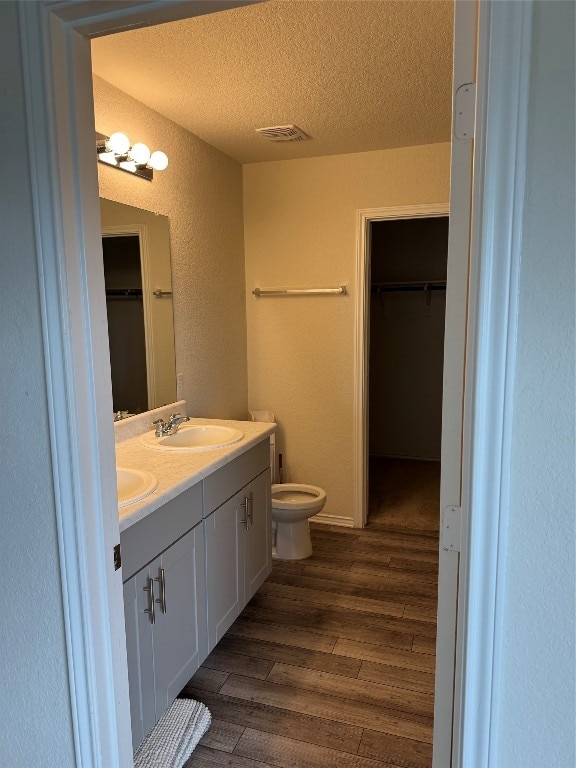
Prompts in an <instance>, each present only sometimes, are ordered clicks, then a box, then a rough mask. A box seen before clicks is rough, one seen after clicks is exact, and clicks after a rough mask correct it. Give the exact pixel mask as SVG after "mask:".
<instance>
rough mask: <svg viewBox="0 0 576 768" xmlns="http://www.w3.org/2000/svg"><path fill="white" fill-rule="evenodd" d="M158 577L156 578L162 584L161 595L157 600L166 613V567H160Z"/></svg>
mask: <svg viewBox="0 0 576 768" xmlns="http://www.w3.org/2000/svg"><path fill="white" fill-rule="evenodd" d="M158 574H159V575H158V578H157V579H154V581H157V582H158V583H159V584H160V597H157V598H156V602H157V603H158V604H159V605H160V610H161V611H162V613H166V576H165V574H164V568H158Z"/></svg>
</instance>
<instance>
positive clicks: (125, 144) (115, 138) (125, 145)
mask: <svg viewBox="0 0 576 768" xmlns="http://www.w3.org/2000/svg"><path fill="white" fill-rule="evenodd" d="M106 146H107V147H108V149H111V150H112V152H115V153H116V154H117V155H125V154H126V152H128V150H129V149H130V139H129V138H128V136H126V134H125V133H120V131H116V133H113V134H112V136H110V138H109V139H108V141H107V142H106Z"/></svg>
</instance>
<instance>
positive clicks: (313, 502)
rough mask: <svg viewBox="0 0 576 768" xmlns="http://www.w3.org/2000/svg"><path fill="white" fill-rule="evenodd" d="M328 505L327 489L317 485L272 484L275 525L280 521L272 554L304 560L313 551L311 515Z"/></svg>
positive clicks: (289, 558) (283, 557) (282, 557)
mask: <svg viewBox="0 0 576 768" xmlns="http://www.w3.org/2000/svg"><path fill="white" fill-rule="evenodd" d="M324 504H326V491H324V490H322V488H317V487H316V486H315V485H301V484H300V483H279V484H274V485H273V486H272V524H274V523H276V547H275V549H274V550H273V551H272V556H273V557H277V558H280V559H282V560H302V559H304V558H305V557H310V555H311V554H312V541H311V540H310V527H309V525H308V518H309V517H313V516H314V515H317V514H318V513H319V512H321V511H322V509H323V508H324Z"/></svg>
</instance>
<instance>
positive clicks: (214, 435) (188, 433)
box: [142, 424, 244, 451]
mask: <svg viewBox="0 0 576 768" xmlns="http://www.w3.org/2000/svg"><path fill="white" fill-rule="evenodd" d="M243 437H244V433H243V432H241V431H240V430H239V429H234V428H233V427H224V426H220V425H219V424H206V425H200V424H183V425H182V426H180V427H179V428H178V431H177V432H175V433H174V434H173V435H165V436H164V437H156V435H155V434H154V433H153V432H147V433H146V434H145V435H143V436H142V443H143V444H144V445H145V446H147V447H148V448H156V449H158V450H173V451H209V450H211V449H214V448H225V447H226V446H227V445H232V444H233V443H237V442H239V441H240V440H242V438H243Z"/></svg>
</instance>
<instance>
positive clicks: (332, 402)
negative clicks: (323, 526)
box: [244, 144, 450, 518]
mask: <svg viewBox="0 0 576 768" xmlns="http://www.w3.org/2000/svg"><path fill="white" fill-rule="evenodd" d="M449 164H450V146H449V145H448V144H434V145H428V146H422V147H414V148H409V149H396V150H386V151H379V152H366V153H359V154H352V155H336V156H332V157H321V158H310V159H304V160H293V161H282V162H273V163H257V164H252V165H246V166H244V212H245V217H244V228H245V246H246V289H247V319H248V371H249V375H248V380H249V406H250V408H268V409H270V410H272V411H274V412H275V413H276V416H277V419H278V422H279V425H280V442H281V443H282V444H283V447H284V451H285V465H286V478H285V479H286V480H294V481H297V482H304V483H312V484H315V485H319V486H321V487H323V488H325V489H326V491H327V494H328V503H327V505H326V508H325V513H326V514H331V515H337V516H341V517H348V518H349V517H351V516H352V515H353V508H352V504H353V498H352V486H353V482H352V480H353V459H354V457H353V408H354V401H353V396H354V381H353V364H354V360H353V355H354V323H355V318H354V298H353V297H354V296H355V292H356V286H355V285H354V281H355V271H356V211H357V210H358V209H359V208H372V207H378V206H394V205H410V204H417V203H438V202H446V201H447V200H448V195H449ZM340 284H347V285H348V287H349V290H350V296H346V297H318V298H316V297H302V298H299V297H298V298H288V299H273V298H270V299H255V298H253V296H252V295H251V293H250V292H251V290H252V289H253V288H254V287H255V286H259V287H270V286H272V287H273V286H285V285H287V286H295V287H313V286H332V285H333V286H338V285H340Z"/></svg>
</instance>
